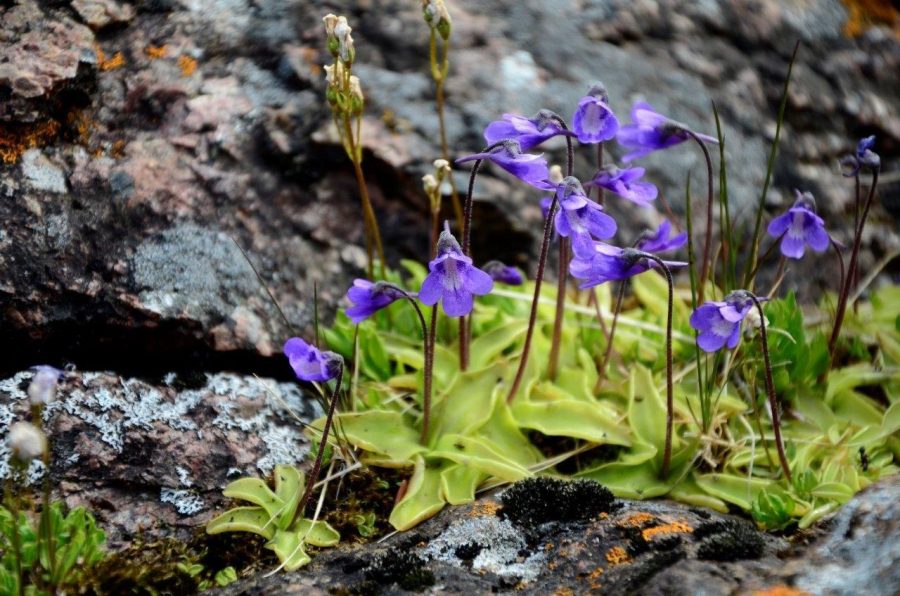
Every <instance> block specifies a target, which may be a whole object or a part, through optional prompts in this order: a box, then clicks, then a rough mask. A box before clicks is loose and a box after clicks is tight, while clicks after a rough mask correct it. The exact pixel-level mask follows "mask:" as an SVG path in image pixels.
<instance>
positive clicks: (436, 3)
mask: <svg viewBox="0 0 900 596" xmlns="http://www.w3.org/2000/svg"><path fill="white" fill-rule="evenodd" d="M422 16H423V17H425V22H426V23H428V26H429V27H431V28H432V29H434V30H435V31H436V32H437V33H438V35H440V36H441V38H442V39H443V40H444V41H446V40H447V39H449V38H450V30H451V28H452V25H451V22H450V13H449V12H447V6H446V5H445V4H444V0H422Z"/></svg>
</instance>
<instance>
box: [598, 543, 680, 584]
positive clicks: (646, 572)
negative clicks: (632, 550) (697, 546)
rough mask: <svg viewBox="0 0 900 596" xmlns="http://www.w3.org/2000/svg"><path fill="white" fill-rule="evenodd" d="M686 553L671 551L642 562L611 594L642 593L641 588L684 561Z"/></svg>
mask: <svg viewBox="0 0 900 596" xmlns="http://www.w3.org/2000/svg"><path fill="white" fill-rule="evenodd" d="M684 557H685V553H684V551H683V550H669V551H665V552H660V553H654V554H653V555H651V556H650V557H648V558H647V559H645V560H643V561H641V564H640V565H639V566H635V569H637V570H636V571H635V572H633V573H631V574H630V575H628V576H627V577H625V578H623V579H622V580H621V581H619V582H617V585H616V587H615V589H613V590H611V592H610V593H611V594H633V593H636V592H640V588H641V587H642V586H644V585H645V584H646V583H647V582H649V581H650V580H651V579H653V576H655V575H656V574H657V573H659V572H660V571H664V570H666V569H668V568H669V567H671V566H672V565H674V564H675V563H677V562H678V561H680V560H681V559H683V558H684Z"/></svg>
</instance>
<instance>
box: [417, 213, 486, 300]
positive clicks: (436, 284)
mask: <svg viewBox="0 0 900 596" xmlns="http://www.w3.org/2000/svg"><path fill="white" fill-rule="evenodd" d="M428 269H429V273H428V275H427V276H426V277H425V281H424V282H422V289H421V290H419V300H421V301H422V304H425V305H427V306H434V305H435V304H437V303H438V301H439V300H443V303H444V312H445V313H447V316H448V317H462V316H465V315H467V314H469V313H470V312H472V306H473V296H483V295H484V294H487V293H489V292H490V291H491V290H492V289H493V287H494V281H493V280H492V279H491V276H490V275H488V274H487V273H485V272H484V271H482V270H481V269H478V268H477V267H475V266H474V265H472V259H470V258H469V257H467V256H466V255H464V254H463V252H462V249H461V248H460V247H459V243H458V242H457V241H456V238H454V237H453V234H451V233H450V225H449V224H448V223H447V222H444V231H443V232H441V237H440V238H439V239H438V245H437V256H436V257H435V259H434V260H433V261H431V262H430V263H428Z"/></svg>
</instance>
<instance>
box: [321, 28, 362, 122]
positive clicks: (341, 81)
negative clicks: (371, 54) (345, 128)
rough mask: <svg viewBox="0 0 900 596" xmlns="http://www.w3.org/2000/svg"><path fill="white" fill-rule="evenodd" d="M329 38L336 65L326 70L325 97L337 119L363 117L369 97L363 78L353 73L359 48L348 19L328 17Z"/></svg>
mask: <svg viewBox="0 0 900 596" xmlns="http://www.w3.org/2000/svg"><path fill="white" fill-rule="evenodd" d="M322 20H323V21H324V22H325V35H326V37H327V45H328V52H329V53H330V54H331V55H332V57H334V64H331V65H328V66H326V67H325V82H326V83H327V85H328V87H327V89H326V90H325V97H326V99H327V100H328V105H330V106H331V109H332V110H334V112H335V114H336V115H337V116H351V117H358V116H360V115H362V112H363V107H364V106H365V97H364V96H363V93H362V88H361V87H360V84H359V78H358V77H357V76H355V75H353V74H351V72H350V70H351V68H352V67H353V61H354V60H355V59H356V48H355V47H354V45H353V36H352V35H351V33H353V29H351V27H350V25H349V24H347V18H346V17H342V16H341V17H338V16H335V15H333V14H329V15H326V16H325V17H324V18H323V19H322Z"/></svg>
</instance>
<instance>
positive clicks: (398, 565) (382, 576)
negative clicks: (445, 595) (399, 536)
mask: <svg viewBox="0 0 900 596" xmlns="http://www.w3.org/2000/svg"><path fill="white" fill-rule="evenodd" d="M365 578H366V581H365V582H364V584H367V586H368V587H372V586H373V584H374V585H375V586H379V587H387V586H390V585H392V584H397V585H398V586H399V587H400V588H402V589H404V590H409V591H410V592H421V591H422V590H424V589H426V588H430V587H431V586H433V585H434V581H435V580H434V574H433V573H432V572H431V570H430V569H428V567H427V566H426V562H425V561H424V560H423V559H422V558H421V557H419V556H418V555H415V554H413V553H410V552H404V551H401V550H399V549H396V548H392V549H390V550H389V551H387V552H386V553H384V554H383V555H381V556H380V557H378V558H377V559H376V560H375V561H373V562H372V564H371V565H369V567H368V568H367V569H366V570H365Z"/></svg>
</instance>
